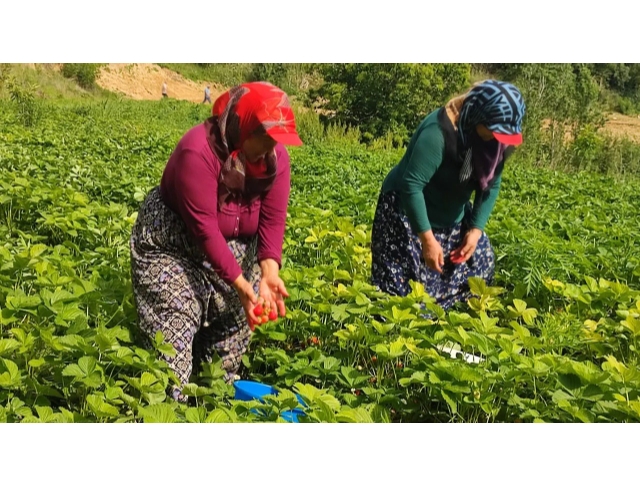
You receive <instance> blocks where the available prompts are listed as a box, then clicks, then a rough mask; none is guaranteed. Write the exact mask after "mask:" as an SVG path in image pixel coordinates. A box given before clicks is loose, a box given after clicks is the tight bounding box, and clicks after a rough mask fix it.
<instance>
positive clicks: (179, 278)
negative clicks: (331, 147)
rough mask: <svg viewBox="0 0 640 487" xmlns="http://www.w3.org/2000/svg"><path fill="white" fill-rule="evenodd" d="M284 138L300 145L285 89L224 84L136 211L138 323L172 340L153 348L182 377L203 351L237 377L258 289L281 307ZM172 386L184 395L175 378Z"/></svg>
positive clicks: (149, 333) (286, 182)
mask: <svg viewBox="0 0 640 487" xmlns="http://www.w3.org/2000/svg"><path fill="white" fill-rule="evenodd" d="M285 144H286V145H301V144H302V141H301V140H300V138H299V137H298V134H297V132H296V126H295V120H294V116H293V111H292V110H291V107H290V104H289V100H288V98H287V95H286V94H285V93H284V92H283V91H282V90H280V89H279V88H277V87H275V86H273V85H271V84H268V83H262V82H256V83H246V84H243V85H240V86H237V87H235V88H232V89H231V90H229V91H228V92H227V93H225V94H223V95H221V96H220V97H219V98H218V99H217V100H216V102H215V103H214V106H213V116H212V117H211V118H209V119H207V120H206V121H205V122H204V123H203V124H200V125H197V126H196V127H193V128H192V129H191V130H189V131H188V132H187V133H186V134H185V135H184V136H183V138H182V139H181V140H180V142H179V143H178V145H177V147H176V149H175V150H174V152H173V154H172V155H171V157H170V158H169V162H168V163H167V166H166V168H165V171H164V174H163V175H162V180H161V183H160V186H158V187H156V188H154V189H153V190H152V191H151V192H150V194H149V195H148V196H147V198H146V199H145V201H144V203H143V204H142V207H141V209H140V211H139V214H138V219H137V221H136V223H135V225H134V227H133V230H132V235H131V241H130V248H131V266H132V280H133V288H134V295H135V302H136V307H137V310H138V316H139V318H140V329H141V331H142V332H143V336H144V337H145V339H147V340H153V338H154V337H155V334H156V333H157V332H158V331H161V332H162V333H163V335H164V338H165V340H166V341H167V342H168V343H171V344H172V345H173V347H174V348H175V350H176V354H175V356H173V357H170V356H167V355H165V356H164V357H163V358H164V359H165V360H166V361H167V363H168V364H169V367H170V368H171V370H173V371H174V372H175V373H176V375H177V377H178V379H179V381H180V383H181V385H182V386H183V385H185V384H186V383H188V382H189V378H190V376H191V374H192V372H193V370H194V366H195V367H197V366H198V364H199V363H200V361H201V360H208V361H210V360H211V359H212V356H213V354H214V353H217V354H218V355H219V356H220V357H221V358H222V366H223V368H224V369H225V371H226V377H225V380H227V382H232V381H233V380H234V379H236V378H237V375H236V374H237V372H238V368H239V366H240V363H241V358H242V355H243V353H244V352H245V351H246V349H247V344H248V342H249V338H250V335H251V329H250V327H249V322H251V323H254V322H255V321H256V320H257V317H256V316H255V315H254V313H253V309H254V307H255V306H256V304H257V303H258V299H260V301H261V302H264V303H266V304H267V305H268V306H269V307H270V308H271V309H273V310H278V311H279V313H280V316H284V314H285V306H284V298H285V297H287V296H288V294H287V291H286V288H285V285H284V283H283V282H282V279H281V278H280V277H279V270H280V265H281V258H282V243H283V238H284V231H285V220H286V215H287V205H288V201H289V191H290V166H289V155H288V154H287V151H286V149H285V148H284V145H285ZM171 393H172V396H173V397H174V399H176V400H179V401H185V400H186V398H185V397H184V395H183V394H182V392H181V387H173V388H172V390H171Z"/></svg>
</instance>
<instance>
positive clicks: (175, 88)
mask: <svg viewBox="0 0 640 487" xmlns="http://www.w3.org/2000/svg"><path fill="white" fill-rule="evenodd" d="M163 82H166V83H167V93H168V95H169V98H175V99H178V100H187V101H191V102H194V103H200V102H202V101H203V99H204V88H205V87H206V86H207V84H209V85H210V87H211V99H212V100H215V98H216V97H217V96H218V95H219V94H220V93H223V92H224V88H223V87H221V86H218V85H216V84H214V83H196V82H194V81H191V80H189V79H186V78H184V77H183V76H181V75H179V74H178V73H176V72H174V71H171V70H168V69H165V68H161V67H160V66H158V65H157V64H151V63H138V64H114V63H112V64H109V65H107V66H105V67H103V68H102V69H101V70H100V74H99V75H98V78H97V79H96V83H97V84H98V86H100V87H101V88H104V89H105V90H109V91H114V92H117V93H121V94H123V95H125V96H127V97H129V98H133V99H134V100H159V99H161V98H162V83H163Z"/></svg>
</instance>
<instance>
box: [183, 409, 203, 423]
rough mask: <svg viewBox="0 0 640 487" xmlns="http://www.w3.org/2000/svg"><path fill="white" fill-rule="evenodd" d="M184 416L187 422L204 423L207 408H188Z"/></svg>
mask: <svg viewBox="0 0 640 487" xmlns="http://www.w3.org/2000/svg"><path fill="white" fill-rule="evenodd" d="M184 417H185V418H186V420H187V422H189V423H204V422H205V421H206V419H207V410H206V409H205V408H202V407H200V408H188V409H187V410H186V411H185V413H184Z"/></svg>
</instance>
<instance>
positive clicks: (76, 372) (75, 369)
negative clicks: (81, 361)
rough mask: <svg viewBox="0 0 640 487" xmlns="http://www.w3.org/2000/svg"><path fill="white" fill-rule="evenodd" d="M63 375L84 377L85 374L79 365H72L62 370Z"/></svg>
mask: <svg viewBox="0 0 640 487" xmlns="http://www.w3.org/2000/svg"><path fill="white" fill-rule="evenodd" d="M62 375H63V376H65V377H84V375H85V374H84V372H83V371H82V369H81V368H80V366H79V365H78V364H70V365H67V366H66V367H65V368H64V369H62Z"/></svg>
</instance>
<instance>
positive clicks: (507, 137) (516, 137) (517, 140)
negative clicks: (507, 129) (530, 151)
mask: <svg viewBox="0 0 640 487" xmlns="http://www.w3.org/2000/svg"><path fill="white" fill-rule="evenodd" d="M493 136H494V137H495V138H496V140H497V141H498V142H500V143H502V144H505V145H520V144H522V134H499V133H498V132H493Z"/></svg>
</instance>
